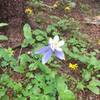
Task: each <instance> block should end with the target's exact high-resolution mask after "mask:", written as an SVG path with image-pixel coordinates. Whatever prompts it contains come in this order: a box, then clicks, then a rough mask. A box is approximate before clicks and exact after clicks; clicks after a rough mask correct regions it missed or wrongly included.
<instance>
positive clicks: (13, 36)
mask: <svg viewBox="0 0 100 100" xmlns="http://www.w3.org/2000/svg"><path fill="white" fill-rule="evenodd" d="M6 1H7V2H6ZM43 1H44V2H45V3H46V4H48V5H53V4H54V2H55V1H56V0H43ZM79 2H83V3H87V4H89V6H90V8H91V10H92V12H91V13H90V15H87V14H85V13H82V12H81V11H80V9H79V6H77V7H76V8H75V9H74V10H72V12H70V13H67V14H66V15H68V16H71V17H73V18H75V19H76V20H78V21H79V22H80V24H81V26H80V31H81V32H82V33H83V34H84V33H86V34H88V39H90V40H91V41H92V42H93V43H96V42H97V41H98V40H99V39H100V25H94V24H87V23H85V22H86V20H85V18H89V17H91V18H92V17H94V16H97V13H99V14H100V0H77V3H79ZM25 6H26V5H25V0H5V2H4V0H0V12H1V13H0V22H1V21H4V22H7V23H8V24H9V25H8V26H7V27H4V28H1V29H0V35H1V34H3V35H6V36H8V38H9V40H8V41H2V42H0V47H12V48H13V49H14V50H15V51H17V53H19V51H20V45H21V43H22V40H23V35H22V26H23V24H24V23H25V22H26V18H27V16H26V15H25V13H24V11H25ZM50 14H53V15H57V16H63V15H64V14H65V12H63V11H61V10H54V12H48V11H45V12H44V16H43V17H44V18H45V17H47V16H48V15H50ZM28 20H29V21H30V20H31V18H30V17H29V19H28ZM33 23H34V22H33ZM31 25H33V24H32V23H31ZM33 26H34V27H35V25H33ZM31 27H32V26H31ZM34 27H33V28H34ZM43 27H45V26H43ZM76 95H77V100H100V96H99V95H98V96H97V95H95V94H93V93H91V92H89V91H88V90H86V91H79V92H78V93H77V94H76Z"/></svg>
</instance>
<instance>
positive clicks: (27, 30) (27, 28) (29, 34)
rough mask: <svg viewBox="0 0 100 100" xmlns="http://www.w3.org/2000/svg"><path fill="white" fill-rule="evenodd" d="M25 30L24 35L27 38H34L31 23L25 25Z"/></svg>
mask: <svg viewBox="0 0 100 100" xmlns="http://www.w3.org/2000/svg"><path fill="white" fill-rule="evenodd" d="M23 31H24V37H25V39H27V40H32V32H31V27H30V25H29V24H25V25H24V27H23Z"/></svg>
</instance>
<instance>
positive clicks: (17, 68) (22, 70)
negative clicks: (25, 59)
mask: <svg viewBox="0 0 100 100" xmlns="http://www.w3.org/2000/svg"><path fill="white" fill-rule="evenodd" d="M14 71H16V72H18V73H24V72H25V67H24V66H23V65H20V66H17V67H15V68H14Z"/></svg>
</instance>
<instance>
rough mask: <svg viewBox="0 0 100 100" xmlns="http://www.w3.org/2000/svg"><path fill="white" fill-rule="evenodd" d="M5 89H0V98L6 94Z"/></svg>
mask: <svg viewBox="0 0 100 100" xmlns="http://www.w3.org/2000/svg"><path fill="white" fill-rule="evenodd" d="M6 91H7V89H4V88H1V87H0V98H1V97H2V96H4V95H5V94H6Z"/></svg>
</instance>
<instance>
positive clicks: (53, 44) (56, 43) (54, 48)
mask: <svg viewBox="0 0 100 100" xmlns="http://www.w3.org/2000/svg"><path fill="white" fill-rule="evenodd" d="M63 45H64V41H63V40H61V41H60V40H59V36H57V35H56V36H55V37H54V38H53V39H52V38H50V39H49V43H48V46H45V47H43V48H41V49H40V50H38V51H37V52H36V54H43V55H44V56H43V58H42V63H43V64H45V63H47V61H48V60H49V59H50V57H51V56H52V54H53V53H54V54H55V56H56V57H57V58H59V59H61V60H65V56H64V53H63V50H62V48H61V47H62V46H63Z"/></svg>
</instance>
